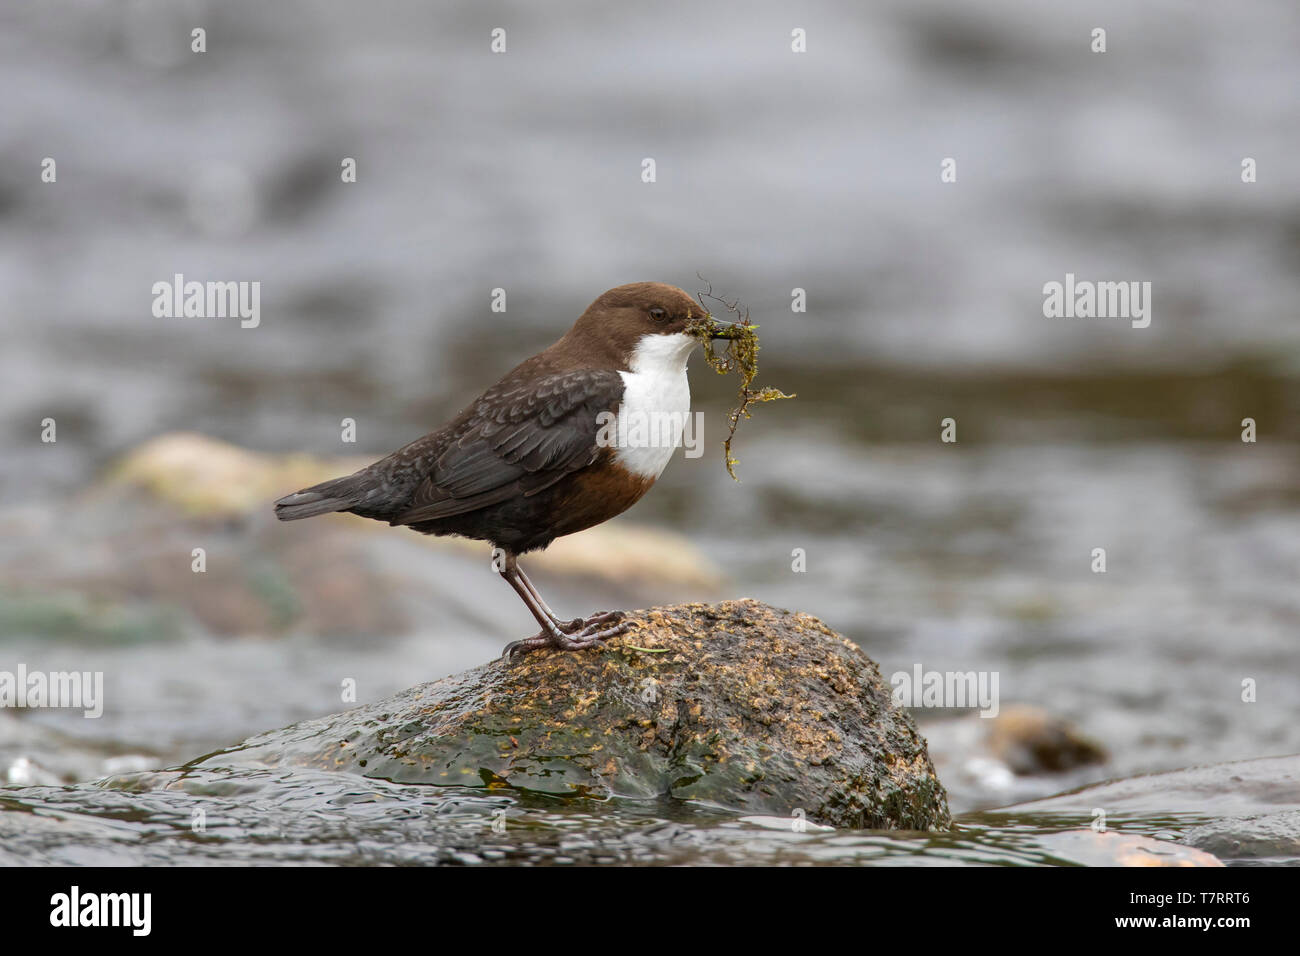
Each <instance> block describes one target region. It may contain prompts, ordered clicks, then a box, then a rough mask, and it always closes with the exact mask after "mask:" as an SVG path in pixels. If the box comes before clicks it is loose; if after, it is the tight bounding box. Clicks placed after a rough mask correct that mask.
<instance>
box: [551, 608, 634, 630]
mask: <svg viewBox="0 0 1300 956" xmlns="http://www.w3.org/2000/svg"><path fill="white" fill-rule="evenodd" d="M621 620H623V612H622V611H597V612H596V613H595V614H593V615H591V616H590V617H575V618H574V619H573V620H572V621H556V622H555V626H556V627H558V628H559V629H560V630H561V631H563V632H564V633H565V634H572V633H573V632H574V631H582V630H586V629H587V628H589V627H593V626H595V625H597V624H613V623H615V622H616V621H621Z"/></svg>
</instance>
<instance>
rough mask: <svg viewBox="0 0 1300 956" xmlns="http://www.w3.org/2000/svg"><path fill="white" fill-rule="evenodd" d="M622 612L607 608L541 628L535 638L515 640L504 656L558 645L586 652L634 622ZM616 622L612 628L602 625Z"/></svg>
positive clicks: (563, 649)
mask: <svg viewBox="0 0 1300 956" xmlns="http://www.w3.org/2000/svg"><path fill="white" fill-rule="evenodd" d="M622 617H623V612H622V611H604V612H602V613H600V614H593V615H592V616H591V617H587V618H576V619H575V620H573V621H569V622H567V623H566V624H565V625H563V630H561V628H560V627H556V628H554V629H553V630H552V629H549V628H548V629H546V630H542V631H539V632H538V633H536V634H534V635H533V636H532V637H525V638H523V639H522V640H518V641H512V642H511V643H509V644H507V645H506V647H505V650H503V651H502V652H501V657H502V658H503V659H504V658H511V657H514V655H516V654H527V653H528V652H529V651H535V650H537V649H539V648H542V647H554V648H556V649H557V650H561V651H582V650H586V649H587V648H589V647H596V646H598V645H599V644H601V643H602V642H603V641H607V640H609V639H610V638H611V637H617V636H618V635H619V634H623V633H625V632H626V631H627V629H628V628H629V627H631V624H629V623H628V622H627V621H623V620H621V618H622ZM611 621H615V622H617V623H615V624H614V625H613V626H612V627H602V625H604V624H608V623H610V622H611Z"/></svg>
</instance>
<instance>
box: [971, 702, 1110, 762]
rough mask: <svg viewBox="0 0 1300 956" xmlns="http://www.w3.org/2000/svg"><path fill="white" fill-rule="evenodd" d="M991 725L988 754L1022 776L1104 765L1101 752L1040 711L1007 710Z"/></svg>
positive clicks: (1061, 721)
mask: <svg viewBox="0 0 1300 956" xmlns="http://www.w3.org/2000/svg"><path fill="white" fill-rule="evenodd" d="M991 724H992V726H991V727H990V728H989V731H988V748H989V750H990V751H991V752H992V753H993V755H994V756H995V757H997V758H998V759H999V760H1001V761H1002V762H1003V763H1005V764H1006V765H1007V766H1008V767H1010V768H1011V770H1012V771H1014V772H1015V773H1017V774H1020V775H1022V776H1029V775H1031V774H1039V773H1061V772H1063V771H1066V770H1073V769H1074V768H1075V767H1080V766H1084V765H1087V764H1099V763H1105V762H1106V750H1105V748H1103V747H1102V746H1101V745H1100V744H1098V743H1096V742H1095V741H1093V740H1090V739H1088V738H1087V737H1085V736H1084V735H1083V734H1082V733H1081V732H1080V731H1079V729H1078V728H1077V727H1075V726H1074V725H1073V724H1071V723H1070V722H1069V721H1068V720H1066V719H1065V718H1063V717H1059V716H1057V715H1055V714H1050V713H1048V712H1047V711H1045V710H1043V709H1042V708H1041V707H1029V706H1024V705H1020V706H1015V707H1007V708H1006V709H1004V710H1003V711H1002V713H1001V714H999V715H998V716H997V717H995V718H993V720H992V721H991Z"/></svg>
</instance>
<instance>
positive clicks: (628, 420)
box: [615, 332, 698, 478]
mask: <svg viewBox="0 0 1300 956" xmlns="http://www.w3.org/2000/svg"><path fill="white" fill-rule="evenodd" d="M697 344H698V343H697V342H696V340H695V339H694V338H693V337H692V336H689V335H686V334H685V333H683V332H678V333H675V334H673V335H643V336H641V341H640V342H638V343H637V346H636V350H635V351H634V352H633V353H632V357H631V360H630V361H629V362H628V365H629V366H630V371H627V372H619V373H618V374H619V375H621V376H623V386H624V389H623V403H622V404H621V405H620V406H619V409H618V428H619V432H618V433H619V434H620V435H625V436H627V440H626V441H625V442H624V443H622V444H620V445H619V447H618V448H617V450H616V451H615V459H616V460H617V461H618V463H619V464H620V465H622V466H623V467H624V468H626V469H627V470H628V471H630V472H632V473H633V474H635V475H640V476H641V477H643V478H658V477H659V475H660V474H662V472H663V470H664V468H665V467H667V465H668V462H669V460H670V459H671V458H672V457H673V452H674V451H675V450H676V449H677V446H678V445H680V444H681V441H682V429H683V428H684V427H685V426H686V416H687V415H689V414H690V411H691V387H690V382H689V381H688V380H687V378H686V360H687V359H688V358H690V355H691V351H692V350H693V349H694V348H695V346H696V345H697Z"/></svg>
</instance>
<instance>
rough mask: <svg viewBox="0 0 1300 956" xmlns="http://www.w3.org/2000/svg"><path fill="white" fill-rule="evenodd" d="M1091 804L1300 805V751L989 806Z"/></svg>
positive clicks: (1116, 813) (1081, 809) (1200, 812)
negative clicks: (1029, 800) (1298, 752)
mask: <svg viewBox="0 0 1300 956" xmlns="http://www.w3.org/2000/svg"><path fill="white" fill-rule="evenodd" d="M1093 808H1100V809H1102V810H1104V811H1105V812H1106V814H1107V816H1108V817H1109V818H1111V819H1115V818H1117V817H1126V818H1138V817H1143V816H1153V815H1159V816H1165V817H1169V816H1186V817H1189V818H1197V819H1196V820H1195V822H1196V824H1200V823H1202V822H1205V820H1204V818H1206V817H1210V816H1214V817H1224V816H1237V817H1245V816H1258V815H1265V814H1269V813H1278V812H1281V811H1283V810H1300V754H1292V755H1289V756H1285V757H1259V758H1256V759H1254V760H1237V761H1233V762H1231V763H1221V764H1211V765H1209V766H1204V767H1188V768H1187V769H1185V770H1170V771H1167V772H1165V773H1153V774H1146V775H1143V776H1139V777H1129V778H1126V779H1124V780H1113V781H1110V782H1108V783H1100V784H1097V785H1095V786H1091V787H1085V788H1084V789H1082V790H1076V791H1074V792H1071V793H1062V794H1059V795H1057V796H1054V797H1048V798H1046V799H1043V800H1034V801H1031V802H1028V803H1020V804H1016V805H1015V806H1012V807H1002V808H1000V809H997V810H993V811H989V812H991V813H998V814H1003V813H1005V814H1013V815H1053V816H1068V815H1074V814H1079V815H1083V816H1084V817H1085V818H1087V817H1088V816H1090V815H1091V814H1092V811H1093Z"/></svg>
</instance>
